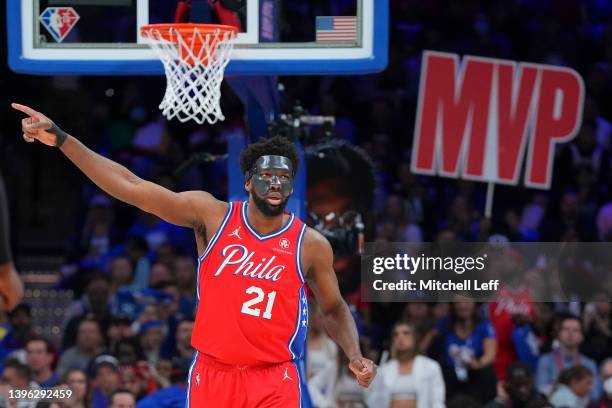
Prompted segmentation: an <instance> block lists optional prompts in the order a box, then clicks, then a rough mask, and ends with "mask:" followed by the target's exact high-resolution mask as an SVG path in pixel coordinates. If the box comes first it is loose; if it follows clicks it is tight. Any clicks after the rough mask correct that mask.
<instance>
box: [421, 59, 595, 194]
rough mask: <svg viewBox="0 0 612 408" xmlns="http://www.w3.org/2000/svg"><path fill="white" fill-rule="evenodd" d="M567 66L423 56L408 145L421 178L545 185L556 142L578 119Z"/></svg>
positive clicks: (576, 87)
mask: <svg viewBox="0 0 612 408" xmlns="http://www.w3.org/2000/svg"><path fill="white" fill-rule="evenodd" d="M583 99H584V84H583V82H582V78H580V76H579V75H578V74H577V73H576V72H575V71H573V70H572V69H569V68H564V67H555V66H551V65H538V64H529V63H518V64H517V63H516V62H514V61H506V60H500V59H492V58H481V57H472V56H467V57H465V58H464V59H463V62H462V63H461V64H460V62H459V56H458V55H456V54H447V53H440V52H432V51H426V52H425V53H424V54H423V63H422V69H421V83H420V90H419V102H418V109H417V118H416V126H415V134H414V144H413V148H412V171H413V172H414V173H419V174H427V175H440V176H445V177H453V178H459V177H461V178H465V179H470V180H478V181H487V182H494V183H502V184H512V185H516V184H518V183H519V175H520V172H521V168H522V167H523V162H524V157H525V153H526V154H527V165H526V167H525V184H526V185H527V186H529V187H536V188H549V187H550V181H551V177H552V174H551V173H552V164H553V155H554V148H555V144H557V143H562V142H567V141H569V140H571V139H572V138H573V137H574V136H575V135H576V133H577V132H578V130H579V127H580V124H581V121H582V103H583Z"/></svg>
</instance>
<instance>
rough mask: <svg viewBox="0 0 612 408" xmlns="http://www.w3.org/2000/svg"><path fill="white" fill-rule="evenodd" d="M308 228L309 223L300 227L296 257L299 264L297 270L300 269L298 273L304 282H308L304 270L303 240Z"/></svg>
mask: <svg viewBox="0 0 612 408" xmlns="http://www.w3.org/2000/svg"><path fill="white" fill-rule="evenodd" d="M306 228H308V227H307V225H306V224H303V225H302V228H301V229H300V235H299V237H298V242H297V247H296V250H295V257H296V260H295V263H296V265H297V271H298V274H299V275H300V280H301V281H302V283H304V282H306V278H305V276H304V271H303V269H302V241H303V239H304V234H305V232H306Z"/></svg>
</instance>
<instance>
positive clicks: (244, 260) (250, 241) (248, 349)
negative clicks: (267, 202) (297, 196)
mask: <svg viewBox="0 0 612 408" xmlns="http://www.w3.org/2000/svg"><path fill="white" fill-rule="evenodd" d="M246 208H247V202H232V203H229V208H228V211H227V213H226V215H225V218H224V219H223V222H222V223H221V226H220V228H219V230H218V231H217V233H216V234H215V235H214V237H213V238H212V239H211V240H210V243H209V244H208V247H207V248H206V251H205V252H204V254H203V255H202V256H201V257H200V258H199V263H198V294H197V295H198V311H197V315H196V321H195V327H194V329H193V334H192V338H191V343H192V345H193V347H194V348H195V349H196V350H198V351H199V352H202V353H205V354H208V355H210V356H212V357H214V358H216V359H219V360H220V361H222V362H224V363H227V364H237V365H258V364H272V363H280V362H284V361H289V360H294V359H298V358H301V357H302V356H303V353H304V344H305V340H306V328H307V325H308V305H307V301H306V296H305V293H304V274H303V271H302V268H301V264H300V256H301V244H302V239H303V237H304V232H305V231H306V225H305V224H304V223H303V222H302V221H300V220H299V219H298V218H297V217H295V215H294V214H292V213H288V212H287V214H290V219H289V222H288V223H287V224H286V225H285V226H283V227H282V228H281V229H279V230H278V231H276V232H273V233H270V234H266V235H260V234H258V233H257V232H256V231H255V230H254V229H253V228H252V227H251V226H250V225H249V222H248V219H247V212H246Z"/></svg>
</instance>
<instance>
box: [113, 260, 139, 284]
mask: <svg viewBox="0 0 612 408" xmlns="http://www.w3.org/2000/svg"><path fill="white" fill-rule="evenodd" d="M110 276H111V287H110V290H111V293H115V292H117V291H118V290H121V289H131V287H130V284H131V283H132V281H133V280H134V269H133V267H132V264H131V263H130V260H129V259H128V258H127V257H125V256H119V257H117V258H113V260H112V261H111V265H110Z"/></svg>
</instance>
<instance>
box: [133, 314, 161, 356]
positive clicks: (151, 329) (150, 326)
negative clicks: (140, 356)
mask: <svg viewBox="0 0 612 408" xmlns="http://www.w3.org/2000/svg"><path fill="white" fill-rule="evenodd" d="M162 327H163V326H162V323H161V322H160V321H159V320H150V321H148V322H146V323H144V324H142V326H141V327H140V333H139V335H138V338H139V339H140V346H141V347H142V351H143V352H144V354H145V357H146V359H147V361H148V362H150V363H152V364H155V363H157V362H158V361H159V359H160V351H161V345H162V342H163V340H164V334H163V330H162Z"/></svg>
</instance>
